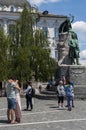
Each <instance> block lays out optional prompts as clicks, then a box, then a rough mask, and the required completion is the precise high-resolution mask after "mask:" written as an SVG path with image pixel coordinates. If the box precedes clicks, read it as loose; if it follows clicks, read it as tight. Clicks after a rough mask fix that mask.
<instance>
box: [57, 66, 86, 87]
mask: <svg viewBox="0 0 86 130" xmlns="http://www.w3.org/2000/svg"><path fill="white" fill-rule="evenodd" d="M62 76H65V77H66V78H67V77H69V78H70V79H71V80H72V81H74V83H75V85H86V66H82V65H61V66H58V68H57V70H56V79H57V80H59V79H60V78H61V77H62Z"/></svg>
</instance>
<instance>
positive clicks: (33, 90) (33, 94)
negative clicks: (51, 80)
mask: <svg viewBox="0 0 86 130" xmlns="http://www.w3.org/2000/svg"><path fill="white" fill-rule="evenodd" d="M34 96H35V89H34V88H33V87H32V97H34Z"/></svg>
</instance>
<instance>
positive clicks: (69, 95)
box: [65, 81, 73, 111]
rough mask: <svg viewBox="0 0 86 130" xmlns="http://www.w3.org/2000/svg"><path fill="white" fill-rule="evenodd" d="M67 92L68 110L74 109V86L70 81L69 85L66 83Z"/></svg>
mask: <svg viewBox="0 0 86 130" xmlns="http://www.w3.org/2000/svg"><path fill="white" fill-rule="evenodd" d="M65 92H66V96H67V106H68V110H69V111H71V110H72V101H73V93H72V92H73V86H72V85H71V82H70V81H67V85H65Z"/></svg>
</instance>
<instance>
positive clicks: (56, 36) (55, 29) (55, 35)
mask: <svg viewBox="0 0 86 130" xmlns="http://www.w3.org/2000/svg"><path fill="white" fill-rule="evenodd" d="M54 37H55V38H58V28H54Z"/></svg>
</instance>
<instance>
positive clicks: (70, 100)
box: [67, 96, 73, 108]
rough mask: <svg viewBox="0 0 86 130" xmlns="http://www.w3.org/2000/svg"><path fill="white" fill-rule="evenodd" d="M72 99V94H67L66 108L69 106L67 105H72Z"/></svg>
mask: <svg viewBox="0 0 86 130" xmlns="http://www.w3.org/2000/svg"><path fill="white" fill-rule="evenodd" d="M72 100H73V97H72V96H67V104H68V108H69V107H72Z"/></svg>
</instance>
